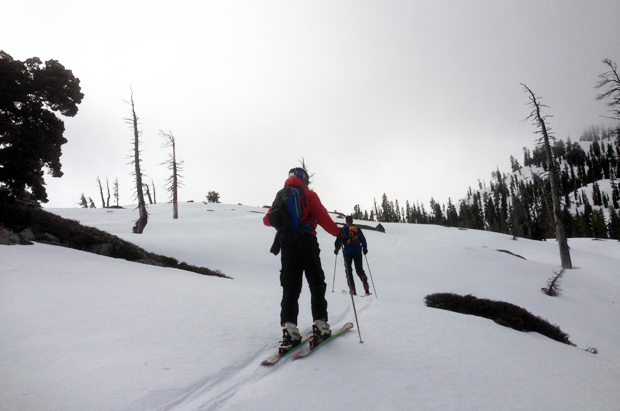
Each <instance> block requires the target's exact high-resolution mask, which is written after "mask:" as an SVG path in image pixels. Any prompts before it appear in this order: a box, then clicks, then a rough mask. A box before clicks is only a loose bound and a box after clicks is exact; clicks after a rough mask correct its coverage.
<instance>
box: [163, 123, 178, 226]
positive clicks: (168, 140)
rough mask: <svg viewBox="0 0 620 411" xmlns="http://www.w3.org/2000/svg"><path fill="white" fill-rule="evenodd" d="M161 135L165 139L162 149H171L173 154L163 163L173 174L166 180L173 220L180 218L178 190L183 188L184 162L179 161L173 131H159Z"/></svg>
mask: <svg viewBox="0 0 620 411" xmlns="http://www.w3.org/2000/svg"><path fill="white" fill-rule="evenodd" d="M159 135H160V136H161V137H162V138H163V139H164V144H163V145H162V147H171V148H172V153H170V154H169V156H168V160H166V161H164V162H163V163H161V164H162V165H165V166H166V167H167V168H168V170H169V171H170V172H171V173H172V174H171V175H170V177H168V178H167V179H166V190H167V191H168V192H169V193H170V199H171V200H172V218H173V219H177V218H179V196H178V190H179V188H180V187H182V186H183V182H182V179H183V176H182V175H181V174H180V173H181V171H183V161H177V152H176V139H175V137H174V136H173V135H172V132H171V131H168V132H167V133H164V132H163V131H162V130H159Z"/></svg>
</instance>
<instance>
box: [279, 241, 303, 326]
mask: <svg viewBox="0 0 620 411" xmlns="http://www.w3.org/2000/svg"><path fill="white" fill-rule="evenodd" d="M299 253H300V250H299V248H298V247H294V246H290V245H285V246H283V247H282V270H281V271H280V285H281V286H282V302H281V303H280V307H281V311H280V324H282V325H283V324H286V323H293V324H297V315H298V314H299V301H298V300H299V294H300V293H301V287H302V284H303V277H302V276H303V265H302V261H301V258H302V256H300V255H299Z"/></svg>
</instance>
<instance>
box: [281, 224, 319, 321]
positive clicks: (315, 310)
mask: <svg viewBox="0 0 620 411" xmlns="http://www.w3.org/2000/svg"><path fill="white" fill-rule="evenodd" d="M281 246H282V256H281V258H282V270H281V271H280V284H281V285H282V303H281V305H280V306H281V307H282V311H280V323H281V324H282V325H284V323H287V322H290V323H293V324H297V316H298V314H299V294H300V293H301V288H302V285H303V274H304V272H305V274H306V280H307V281H308V285H309V286H310V303H311V305H312V319H313V320H314V321H316V320H324V321H327V300H326V299H325V290H326V289H327V285H326V284H325V273H324V272H323V268H322V267H321V258H320V256H319V255H320V253H321V250H320V248H319V243H318V242H317V239H316V236H314V235H312V234H307V233H305V234H303V235H302V236H301V238H300V239H299V240H298V241H296V242H293V243H286V242H282V244H281Z"/></svg>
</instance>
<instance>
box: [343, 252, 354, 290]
mask: <svg viewBox="0 0 620 411" xmlns="http://www.w3.org/2000/svg"><path fill="white" fill-rule="evenodd" d="M344 272H345V273H346V276H347V285H348V286H349V291H351V292H353V294H355V280H353V254H344Z"/></svg>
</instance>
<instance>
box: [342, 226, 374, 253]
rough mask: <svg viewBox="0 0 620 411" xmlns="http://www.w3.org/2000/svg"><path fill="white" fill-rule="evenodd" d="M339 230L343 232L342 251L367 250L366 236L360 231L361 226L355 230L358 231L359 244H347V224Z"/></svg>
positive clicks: (358, 251) (359, 251) (355, 251)
mask: <svg viewBox="0 0 620 411" xmlns="http://www.w3.org/2000/svg"><path fill="white" fill-rule="evenodd" d="M351 226H352V227H357V226H356V225H355V224H352V225H351ZM340 230H341V231H342V232H343V234H344V235H343V237H342V245H343V249H342V251H343V253H345V254H353V253H361V252H362V250H363V251H366V252H367V251H368V246H367V244H366V237H364V233H363V232H362V229H361V228H359V227H357V231H358V232H359V245H349V244H347V243H348V242H349V226H348V225H345V226H344V227H342V228H341V229H340ZM337 248H338V249H339V248H340V247H339V246H338V247H337Z"/></svg>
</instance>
